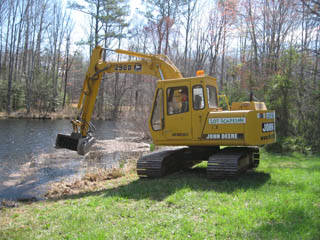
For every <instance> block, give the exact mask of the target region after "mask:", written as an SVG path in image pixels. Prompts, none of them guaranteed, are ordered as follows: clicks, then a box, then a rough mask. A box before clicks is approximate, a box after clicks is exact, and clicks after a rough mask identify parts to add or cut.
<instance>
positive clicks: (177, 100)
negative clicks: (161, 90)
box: [167, 86, 189, 115]
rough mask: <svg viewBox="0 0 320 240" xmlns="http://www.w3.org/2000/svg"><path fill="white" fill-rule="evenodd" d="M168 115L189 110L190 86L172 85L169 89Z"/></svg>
mask: <svg viewBox="0 0 320 240" xmlns="http://www.w3.org/2000/svg"><path fill="white" fill-rule="evenodd" d="M167 111H168V115H173V114H178V113H184V112H189V96H188V87H185V86H182V87H172V88H168V89H167Z"/></svg>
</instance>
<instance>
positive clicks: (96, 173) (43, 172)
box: [0, 138, 150, 208]
mask: <svg viewBox="0 0 320 240" xmlns="http://www.w3.org/2000/svg"><path fill="white" fill-rule="evenodd" d="M149 149H150V148H149V144H147V143H145V142H139V143H137V142H134V141H132V140H129V139H123V138H117V139H114V140H98V141H97V143H96V144H95V145H94V147H93V149H92V151H90V152H89V153H88V154H86V155H85V156H80V155H77V153H76V152H73V151H69V150H66V149H57V150H56V151H55V152H52V153H43V154H40V155H38V156H34V157H33V158H32V159H30V161H29V162H27V163H25V164H23V165H22V166H21V167H20V168H19V169H17V170H16V171H13V172H12V173H8V176H3V179H2V182H3V183H2V185H0V208H2V207H16V206H18V205H19V203H21V202H34V201H39V200H45V199H48V198H54V197H60V196H62V195H66V194H67V195H68V194H72V193H75V192H82V191H85V190H89V189H92V188H97V187H98V186H99V187H103V186H102V185H103V183H104V182H105V181H106V180H110V179H115V178H118V177H122V176H124V175H125V174H126V173H127V172H129V171H130V170H131V169H132V165H134V166H135V164H134V163H135V162H136V160H137V159H138V158H139V157H140V156H141V155H142V154H144V153H146V152H149ZM128 166H130V167H128ZM0 179H1V178H0Z"/></svg>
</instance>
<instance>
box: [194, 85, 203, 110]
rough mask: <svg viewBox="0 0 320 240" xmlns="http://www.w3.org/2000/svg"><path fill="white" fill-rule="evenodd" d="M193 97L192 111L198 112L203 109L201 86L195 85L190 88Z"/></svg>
mask: <svg viewBox="0 0 320 240" xmlns="http://www.w3.org/2000/svg"><path fill="white" fill-rule="evenodd" d="M192 95H193V98H192V100H193V109H194V110H200V109H204V94H203V87H202V86H201V85H196V86H194V87H193V88H192Z"/></svg>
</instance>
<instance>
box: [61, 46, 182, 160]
mask: <svg viewBox="0 0 320 240" xmlns="http://www.w3.org/2000/svg"><path fill="white" fill-rule="evenodd" d="M103 50H104V49H103V48H102V47H101V46H97V47H96V48H94V49H93V51H92V55H91V58H90V64H89V67H88V70H87V73H86V77H85V80H84V83H83V87H82V91H81V94H80V98H79V102H78V109H79V110H80V112H81V114H80V116H78V117H77V120H72V121H71V123H72V125H73V132H72V134H71V135H64V134H58V136H57V139H56V148H67V149H70V150H75V151H77V152H78V153H79V154H80V155H84V154H86V153H87V152H88V151H89V149H90V147H91V145H92V144H93V143H94V142H95V141H94V137H93V135H92V132H93V130H92V124H91V123H90V122H91V118H92V113H93V110H94V105H95V101H96V97H97V94H98V91H99V87H100V83H101V80H102V75H103V74H104V73H131V74H142V75H150V76H155V77H157V78H158V79H161V80H166V79H173V78H182V77H183V76H182V74H181V72H180V71H179V70H178V69H177V68H176V67H175V66H174V64H172V62H171V61H170V60H169V59H168V58H167V57H166V56H164V55H152V54H143V53H137V52H132V51H126V50H121V49H117V50H115V52H116V53H118V54H125V55H129V56H132V57H137V58H142V59H141V60H134V61H123V62H106V61H102V52H103Z"/></svg>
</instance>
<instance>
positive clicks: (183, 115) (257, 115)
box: [149, 76, 276, 146]
mask: <svg viewBox="0 0 320 240" xmlns="http://www.w3.org/2000/svg"><path fill="white" fill-rule="evenodd" d="M208 86H211V87H212V89H215V90H216V89H217V83H216V79H215V78H213V77H209V76H200V77H193V78H183V79H171V80H166V81H158V83H157V90H156V94H155V97H154V102H153V108H152V109H153V111H152V113H151V115H150V119H149V128H150V131H151V134H152V139H153V142H154V143H155V144H157V145H165V146H181V145H182V146H261V145H265V144H270V143H273V142H275V139H276V134H275V112H274V111H270V110H267V108H266V106H265V104H264V103H263V102H242V103H233V104H232V107H231V110H230V111H228V110H222V109H221V108H219V107H218V106H219V103H218V98H215V99H214V100H215V101H216V107H212V106H209V101H208V99H209V96H208V94H209V91H207V87H208ZM176 87H179V88H181V87H185V88H187V89H188V96H189V99H190V100H191V101H188V104H189V106H188V109H189V111H185V112H177V113H174V114H170V113H169V107H170V106H169V95H168V93H169V91H170V89H173V88H176ZM194 87H197V88H198V89H201V88H202V89H203V91H202V92H203V95H202V97H203V98H204V99H203V105H202V107H200V108H199V107H197V108H195V104H194V101H195V98H194V91H193V89H194ZM161 92H162V93H163V97H161V98H162V99H163V101H162V103H161V107H160V108H161V110H160V114H159V115H158V116H156V112H155V111H156V105H159V103H158V102H157V97H158V95H159V94H161ZM215 96H218V94H217V92H216V94H215ZM174 97H175V98H179V96H176V95H175V96H174ZM161 112H162V113H161ZM155 118H157V119H155ZM157 126H160V128H159V127H158V128H157Z"/></svg>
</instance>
